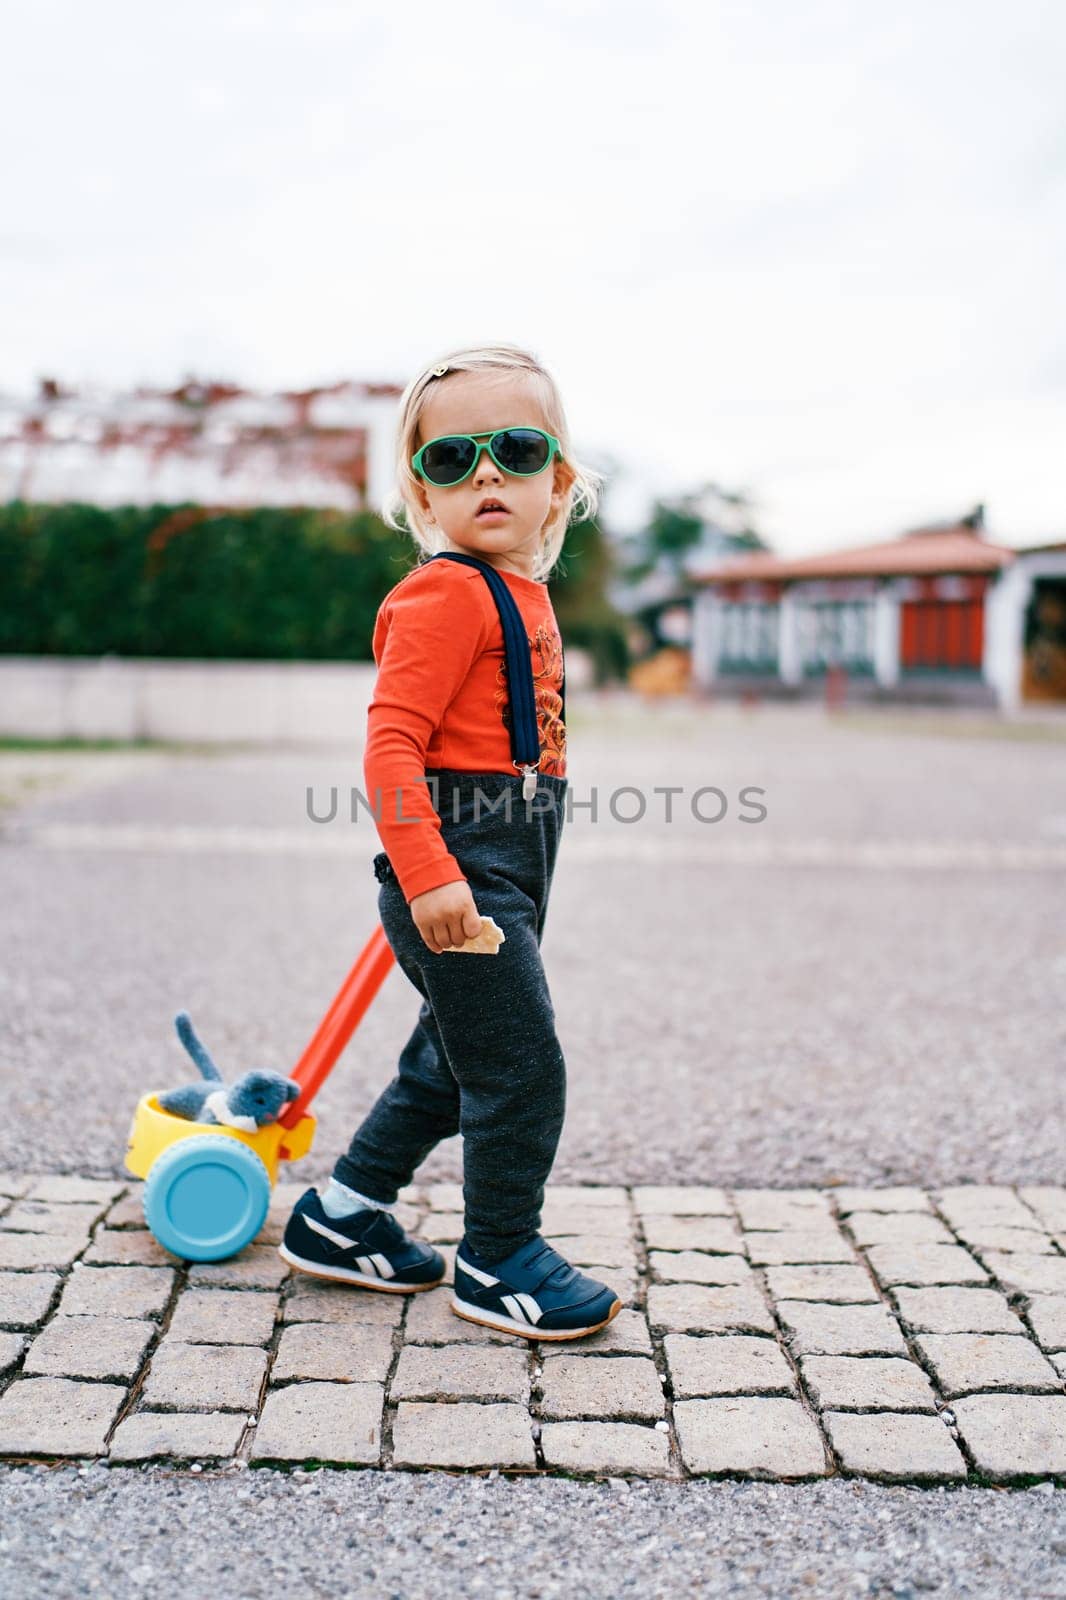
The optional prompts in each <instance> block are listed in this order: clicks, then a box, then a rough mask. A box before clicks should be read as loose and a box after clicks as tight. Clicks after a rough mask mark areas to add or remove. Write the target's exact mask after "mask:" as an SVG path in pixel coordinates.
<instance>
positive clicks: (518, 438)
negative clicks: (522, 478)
mask: <svg viewBox="0 0 1066 1600" xmlns="http://www.w3.org/2000/svg"><path fill="white" fill-rule="evenodd" d="M492 448H493V450H494V451H495V453H496V459H497V460H498V461H499V463H500V466H501V467H504V468H506V470H507V471H508V472H517V473H520V474H521V473H526V474H528V473H531V472H539V471H540V469H541V468H542V467H543V466H544V465H545V463H546V462H547V460H548V453H549V451H550V450H551V446H550V445H549V443H548V441H547V439H546V438H545V437H544V435H543V434H542V433H535V432H534V430H533V429H532V428H505V429H504V431H503V432H502V433H498V434H496V436H495V438H494V439H493V441H492Z"/></svg>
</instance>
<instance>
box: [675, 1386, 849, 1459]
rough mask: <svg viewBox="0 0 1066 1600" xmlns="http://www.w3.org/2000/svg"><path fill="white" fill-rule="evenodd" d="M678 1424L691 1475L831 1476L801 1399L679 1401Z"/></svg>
mask: <svg viewBox="0 0 1066 1600" xmlns="http://www.w3.org/2000/svg"><path fill="white" fill-rule="evenodd" d="M674 1425H675V1427H676V1428H677V1437H678V1444H679V1447H680V1450H681V1459H682V1461H683V1462H684V1463H685V1466H686V1467H687V1468H688V1470H689V1472H736V1473H742V1474H744V1476H746V1477H759V1478H810V1477H818V1478H823V1477H825V1476H826V1475H827V1474H828V1472H829V1465H828V1463H827V1461H826V1458H825V1446H824V1445H823V1443H822V1438H821V1435H820V1434H819V1432H818V1429H817V1427H816V1426H815V1423H814V1420H813V1418H812V1417H811V1416H810V1415H809V1413H808V1412H807V1411H806V1410H805V1409H804V1407H803V1406H802V1405H801V1404H800V1402H799V1401H798V1400H789V1399H777V1398H775V1397H769V1396H767V1397H762V1396H760V1397H757V1398H733V1397H730V1398H728V1399H725V1398H720V1399H713V1400H679V1401H678V1403H677V1404H676V1405H675V1406H674Z"/></svg>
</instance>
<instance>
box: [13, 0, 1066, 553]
mask: <svg viewBox="0 0 1066 1600" xmlns="http://www.w3.org/2000/svg"><path fill="white" fill-rule="evenodd" d="M4 35H5V55H6V58H7V59H6V71H5V73H4V85H3V95H2V96H0V130H2V133H3V150H4V178H3V197H4V198H3V206H2V210H0V247H2V255H0V263H2V266H0V271H2V291H3V293H2V300H0V304H2V308H3V311H2V320H3V328H2V337H0V388H2V389H4V390H7V391H9V392H10V391H11V390H15V391H20V390H25V391H28V390H29V389H30V388H31V387H32V386H33V385H34V384H35V382H36V380H37V378H38V377H39V376H40V375H41V374H50V375H54V376H57V377H59V378H60V379H63V380H66V381H68V382H83V381H88V380H97V381H103V382H107V383H115V384H127V383H131V382H136V381H146V382H154V383H171V382H175V381H177V380H179V379H180V378H182V377H184V376H186V375H188V374H192V373H195V374H197V375H200V376H217V377H224V378H228V379H234V380H237V381H240V382H244V383H248V384H253V385H304V384H310V383H316V382H329V381H334V380H336V379H338V378H342V377H356V378H370V379H388V380H394V381H396V382H400V383H403V382H406V380H407V378H408V377H409V376H410V375H411V372H412V370H413V369H414V368H415V367H416V366H417V365H420V364H421V363H423V362H424V361H426V360H427V359H428V358H429V357H430V356H431V355H433V354H435V353H437V352H438V351H440V350H442V349H446V348H448V347H449V346H451V345H453V344H456V343H460V342H466V341H470V340H475V341H478V342H480V341H483V340H495V339H506V340H511V341H516V342H519V343H525V344H528V345H529V346H530V347H531V348H533V349H534V350H535V351H536V352H537V353H538V354H539V355H540V356H541V358H542V359H543V360H545V361H546V362H547V363H548V364H549V365H550V366H551V367H552V368H553V370H554V371H555V373H556V375H557V377H558V379H559V382H560V384H561V386H562V389H563V394H564V398H565V400H566V403H567V410H568V413H569V418H570V424H571V429H572V431H573V434H574V438H575V446H576V448H577V449H578V451H579V452H582V453H584V454H585V455H586V456H587V457H588V458H589V459H591V460H592V461H593V462H594V463H597V462H598V463H599V464H601V465H603V464H605V463H606V462H607V461H608V460H610V461H612V462H614V463H616V464H617V468H618V481H617V485H616V487H615V489H614V491H613V495H612V498H611V499H609V501H608V505H607V510H608V513H609V514H610V513H611V512H612V510H613V513H614V518H615V521H616V523H617V524H618V525H619V526H623V525H630V524H631V523H632V522H633V520H634V518H637V517H639V516H640V514H641V513H642V511H643V509H644V508H645V506H646V504H647V503H648V499H649V497H650V496H651V495H653V494H657V493H658V494H664V495H669V494H674V493H679V492H683V491H684V490H686V489H688V488H690V487H693V486H695V485H697V484H699V483H700V482H702V481H705V480H707V479H717V480H719V481H720V482H722V483H724V484H726V485H727V486H729V487H731V488H742V489H745V490H747V491H749V492H750V493H751V494H752V495H753V496H754V498H755V500H756V503H757V506H758V522H759V525H760V527H761V528H762V529H763V530H764V532H765V533H766V534H767V536H768V537H769V538H770V539H771V540H772V542H773V543H774V544H775V545H776V546H777V547H778V548H779V549H781V550H784V551H794V552H799V551H804V550H816V549H825V548H828V547H832V546H834V545H840V544H847V543H851V542H856V543H857V542H865V541H867V540H871V539H875V538H878V537H880V536H882V535H891V534H893V533H895V532H897V531H899V530H901V529H902V528H904V527H907V526H913V525H914V524H916V523H920V522H922V521H923V520H927V519H940V518H943V517H947V516H951V515H953V514H955V513H962V512H964V511H966V510H968V509H969V508H970V507H971V506H972V505H973V503H974V502H975V501H977V500H985V501H986V502H987V503H988V510H989V523H990V532H991V534H992V536H993V537H997V538H999V539H1001V540H1002V541H1003V542H1004V543H1008V544H1024V543H1027V542H1033V543H1035V542H1041V541H1046V540H1050V539H1053V538H1057V539H1062V538H1064V537H1066V487H1064V482H1063V459H1064V449H1063V441H1064V439H1066V296H1064V293H1063V281H1064V271H1063V268H1064V264H1066V110H1064V107H1066V96H1064V93H1063V85H1064V82H1066V5H1064V4H1062V3H1061V0H1047V3H1042V0H1009V3H1008V0H1002V3H988V0H893V4H891V5H873V4H862V3H857V0H846V3H838V0H742V3H736V4H733V3H729V4H724V3H721V0H703V3H695V0H693V3H684V4H682V3H678V0H666V3H663V0H657V3H655V4H648V3H647V0H644V3H642V4H639V5H638V4H634V3H631V0H535V3H533V0H525V3H520V0H503V3H496V4H491V5H472V4H469V3H466V0H448V3H447V4H441V3H439V0H435V3H434V0H430V3H426V0H406V3H405V4H404V5H402V6H400V5H397V4H396V3H395V0H387V3H380V0H364V3H360V0H345V3H326V0H297V3H293V0H264V3H261V4H252V3H247V4H243V3H237V0H186V3H184V4H182V5H181V6H173V5H171V6H165V7H164V6H160V5H145V4H144V0H136V3H126V0H93V3H91V4H85V3H84V0H77V3H69V0H21V3H20V4H15V5H12V6H10V7H8V8H6V9H5V24H4Z"/></svg>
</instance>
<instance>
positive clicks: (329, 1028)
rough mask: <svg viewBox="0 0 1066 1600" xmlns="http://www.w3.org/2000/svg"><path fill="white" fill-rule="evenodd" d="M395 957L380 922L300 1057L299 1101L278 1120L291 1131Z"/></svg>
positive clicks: (293, 1074) (353, 1030)
mask: <svg viewBox="0 0 1066 1600" xmlns="http://www.w3.org/2000/svg"><path fill="white" fill-rule="evenodd" d="M395 960H396V957H395V956H394V955H393V953H392V946H391V945H390V944H389V941H388V940H387V939H386V937H385V930H384V928H383V927H382V926H381V924H380V923H379V924H378V926H377V927H376V928H375V929H374V931H373V933H372V934H371V935H370V938H369V939H368V940H367V942H366V944H365V946H364V947H363V949H362V950H361V951H360V953H359V956H358V958H357V960H356V963H355V966H354V967H353V968H352V970H351V971H350V972H349V974H348V976H347V977H346V978H345V980H344V982H343V983H342V984H341V986H340V988H339V989H338V990H337V993H336V996H335V997H334V1000H333V1003H332V1005H331V1006H330V1008H329V1010H328V1011H327V1012H326V1014H325V1016H324V1017H323V1018H322V1021H321V1022H320V1023H319V1025H318V1027H317V1028H316V1029H315V1032H314V1035H313V1037H312V1039H311V1042H310V1044H309V1045H308V1046H307V1049H306V1050H305V1051H304V1053H303V1055H302V1056H301V1057H300V1059H299V1061H298V1063H297V1065H296V1068H295V1070H294V1071H293V1073H292V1076H293V1078H295V1080H296V1082H297V1083H298V1084H299V1085H300V1096H299V1099H297V1100H294V1101H293V1103H292V1105H290V1106H288V1107H287V1109H286V1110H285V1111H283V1112H282V1114H281V1116H280V1117H279V1118H278V1121H279V1122H280V1123H281V1124H282V1126H283V1127H285V1128H294V1127H295V1126H296V1124H297V1123H298V1122H299V1120H300V1118H301V1117H302V1116H303V1114H304V1112H305V1111H306V1110H307V1108H308V1106H309V1105H310V1104H311V1101H312V1100H313V1099H314V1097H315V1095H316V1094H317V1093H318V1091H319V1089H321V1087H322V1085H323V1083H325V1081H326V1079H327V1078H328V1077H329V1074H330V1072H331V1071H332V1070H333V1066H334V1063H335V1062H336V1060H337V1057H338V1056H339V1055H340V1053H341V1051H342V1050H343V1049H344V1047H345V1045H346V1044H347V1043H348V1040H349V1039H350V1038H351V1036H352V1034H353V1033H354V1032H355V1030H356V1028H357V1027H358V1026H359V1024H360V1022H361V1021H362V1020H363V1016H364V1013H365V1012H366V1010H367V1008H368V1007H369V1005H370V1002H371V1001H372V1000H373V998H374V996H375V995H376V994H377V992H378V990H379V989H380V988H381V985H382V984H383V983H384V981H385V979H386V977H387V976H388V973H389V968H390V967H391V966H392V965H393V963H394V961H395Z"/></svg>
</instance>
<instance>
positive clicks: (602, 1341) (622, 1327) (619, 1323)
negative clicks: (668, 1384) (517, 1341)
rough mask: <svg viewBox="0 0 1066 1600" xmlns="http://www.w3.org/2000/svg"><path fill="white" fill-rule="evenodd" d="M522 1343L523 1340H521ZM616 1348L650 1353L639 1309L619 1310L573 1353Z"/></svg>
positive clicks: (601, 1352)
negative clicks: (604, 1325) (603, 1326)
mask: <svg viewBox="0 0 1066 1600" xmlns="http://www.w3.org/2000/svg"><path fill="white" fill-rule="evenodd" d="M523 1343H524V1341H523ZM615 1350H617V1351H618V1352H619V1354H621V1355H649V1356H650V1355H651V1334H650V1333H649V1332H648V1324H647V1322H646V1321H645V1320H644V1313H643V1312H641V1311H619V1313H618V1315H617V1316H616V1317H612V1318H611V1320H610V1322H609V1323H608V1324H607V1326H606V1328H601V1329H600V1331H599V1333H590V1334H589V1335H588V1337H587V1338H585V1339H582V1340H581V1341H580V1345H579V1348H577V1349H575V1350H574V1352H573V1354H574V1355H583V1354H585V1352H586V1351H587V1352H588V1353H589V1354H590V1355H604V1354H605V1353H607V1352H610V1351H615Z"/></svg>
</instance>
